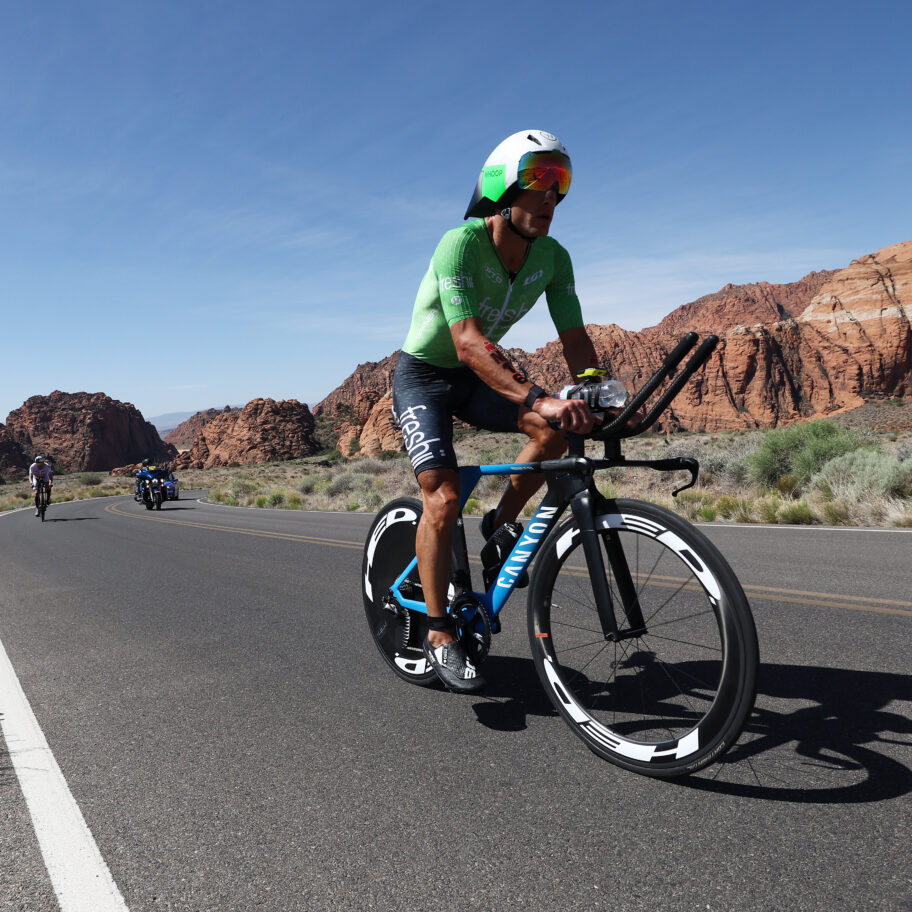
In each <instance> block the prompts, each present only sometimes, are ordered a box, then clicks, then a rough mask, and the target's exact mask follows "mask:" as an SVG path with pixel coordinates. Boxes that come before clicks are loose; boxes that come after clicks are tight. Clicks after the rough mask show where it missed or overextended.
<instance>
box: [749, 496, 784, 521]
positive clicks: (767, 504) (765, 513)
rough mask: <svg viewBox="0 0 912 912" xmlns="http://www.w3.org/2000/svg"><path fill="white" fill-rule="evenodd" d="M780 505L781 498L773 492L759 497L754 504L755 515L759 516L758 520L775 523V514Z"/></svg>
mask: <svg viewBox="0 0 912 912" xmlns="http://www.w3.org/2000/svg"><path fill="white" fill-rule="evenodd" d="M781 506H782V500H781V498H779V497H778V496H777V495H775V494H772V495H770V496H768V497H761V498H760V499H759V500H758V501H756V504H755V507H756V510H757V515H758V516H759V517H760V522H764V523H775V522H776V515H777V514H778V513H779V508H780V507H781Z"/></svg>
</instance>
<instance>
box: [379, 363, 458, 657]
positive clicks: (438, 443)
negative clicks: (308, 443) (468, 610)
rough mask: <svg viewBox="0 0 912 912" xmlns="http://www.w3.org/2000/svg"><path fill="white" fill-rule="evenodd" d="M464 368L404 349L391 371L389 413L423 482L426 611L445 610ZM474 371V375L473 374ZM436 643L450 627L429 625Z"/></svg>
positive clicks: (420, 542)
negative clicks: (444, 364) (447, 365)
mask: <svg viewBox="0 0 912 912" xmlns="http://www.w3.org/2000/svg"><path fill="white" fill-rule="evenodd" d="M465 373H466V371H465V370H461V369H457V370H451V369H446V368H438V367H436V366H434V365H432V364H427V363H426V362H424V361H421V360H420V359H418V358H415V357H414V356H412V355H409V354H408V353H407V352H402V353H401V354H400V355H399V361H398V363H397V364H396V372H395V374H394V375H393V418H394V420H395V421H396V423H397V424H398V425H399V427H400V428H401V430H402V439H403V441H404V443H405V448H406V450H407V451H408V455H409V459H410V461H411V463H412V468H413V469H414V471H415V476H416V477H417V479H418V485H419V487H420V488H421V500H422V514H421V519H420V521H419V523H418V529H417V532H416V536H415V555H416V557H417V558H418V576H419V577H420V579H421V588H422V590H423V591H424V598H425V604H426V605H427V610H428V616H429V617H432V618H434V617H436V618H443V617H445V616H446V608H447V588H448V586H449V582H450V573H451V548H450V534H451V531H452V528H453V526H454V525H455V523H456V519H457V517H458V515H459V475H458V472H457V464H456V453H455V451H454V450H453V418H452V415H453V411H454V400H455V401H458V399H459V398H460V392H459V389H460V387H461V386H464V384H465ZM473 376H474V375H473ZM428 639H429V641H430V643H431V645H432V646H434V647H437V646H441V645H443V644H445V643H449V642H451V641H452V640H453V639H455V637H454V633H453V632H452V631H450V630H431V631H430V632H429V635H428Z"/></svg>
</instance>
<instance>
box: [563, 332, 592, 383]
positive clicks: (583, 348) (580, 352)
mask: <svg viewBox="0 0 912 912" xmlns="http://www.w3.org/2000/svg"><path fill="white" fill-rule="evenodd" d="M558 335H559V336H560V340H561V345H562V346H563V349H564V360H565V361H566V362H567V367H568V368H569V369H570V377H571V379H572V380H576V378H577V376H578V375H579V374H581V373H582V372H583V371H584V370H588V369H589V368H591V367H600V366H601V365H600V364H599V362H598V355H596V353H595V346H594V345H593V344H592V339H590V338H589V333H587V332H586V328H585V327H584V326H578V327H576V328H574V329H565V330H564V331H563V332H561V333H558Z"/></svg>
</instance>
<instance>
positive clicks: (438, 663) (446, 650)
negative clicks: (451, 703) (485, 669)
mask: <svg viewBox="0 0 912 912" xmlns="http://www.w3.org/2000/svg"><path fill="white" fill-rule="evenodd" d="M422 647H423V649H424V657H425V658H426V659H427V660H428V662H430V663H431V668H433V669H434V671H435V672H437V677H438V678H440V680H441V681H443V683H444V685H445V686H446V687H448V688H449V689H450V690H452V691H454V692H455V693H477V692H478V691H479V690H481V689H482V688H483V687H484V686H485V684H486V681H485V679H484V678H483V677H482V676H481V675H480V674H479V673H478V672H477V671H476V669H475V666H474V665H473V664H472V661H471V659H469V657H468V656H467V655H466V654H465V650H464V649H463V648H462V646H461V645H460V644H459V643H458V642H455V641H454V642H452V643H444V645H443V646H432V645H431V641H430V640H429V639H428V638H427V637H425V638H424V643H423V644H422Z"/></svg>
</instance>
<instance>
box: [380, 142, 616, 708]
mask: <svg viewBox="0 0 912 912" xmlns="http://www.w3.org/2000/svg"><path fill="white" fill-rule="evenodd" d="M570 179H571V165H570V157H569V155H568V154H567V150H566V149H565V148H564V146H563V145H562V144H561V142H560V140H558V139H557V137H555V136H553V135H551V134H550V133H545V132H543V131H541V130H524V131H522V132H520V133H514V134H513V135H512V136H509V137H507V139H505V140H504V141H503V142H502V143H500V144H499V145H498V146H497V147H496V148H495V149H494V151H493V152H492V153H491V154H490V155H489V156H488V158H487V160H486V161H485V163H484V166H483V167H482V169H481V173H480V175H479V177H478V182H477V185H476V187H475V192H474V194H473V196H472V199H471V201H470V203H469V207H468V209H467V211H466V214H465V216H464V221H465V220H467V219H471V221H468V222H467V223H466V224H463V225H460V226H459V227H457V228H453V229H452V230H450V231H448V232H447V233H446V234H445V235H444V236H443V238H442V240H441V241H440V243H439V244H438V246H437V249H436V251H435V253H434V256H433V258H432V260H431V264H430V267H429V268H428V271H427V273H426V274H425V276H424V278H423V279H422V281H421V285H420V287H419V289H418V295H417V298H416V301H415V305H414V309H413V311H412V322H411V327H410V330H409V333H408V336H407V337H406V340H405V343H404V344H403V346H402V352H401V354H400V355H399V360H398V363H397V365H396V370H395V373H394V377H393V417H394V419H395V420H396V422H397V423H398V424H399V426H400V428H401V429H402V435H403V439H404V442H405V446H406V449H407V450H408V454H409V458H410V460H411V463H412V468H413V469H414V471H415V474H416V476H417V479H418V484H419V486H420V488H421V499H422V504H423V513H422V516H421V520H420V522H419V524H418V530H417V535H416V540H415V549H416V555H417V557H418V573H419V576H420V578H421V584H422V589H423V591H424V596H425V602H426V605H427V612H428V618H429V620H428V627H429V631H428V635H427V637H426V639H425V641H424V653H425V657H426V658H427V660H428V662H429V663H430V664H431V666H432V667H433V668H434V670H435V671H436V672H437V675H438V676H439V677H440V679H441V680H442V681H443V682H444V684H445V685H446V686H447V687H449V688H450V689H451V690H454V691H458V692H474V691H477V690H480V689H481V688H482V687H483V686H484V681H483V679H482V678H481V677H480V675H479V674H478V672H477V670H476V669H475V668H474V667H473V665H472V663H471V661H470V660H469V659H468V657H467V656H466V654H465V651H464V650H463V649H462V647H461V646H460V645H459V643H458V641H457V639H456V636H455V630H454V628H453V626H452V624H451V623H450V622H449V620H448V619H447V617H446V605H447V588H448V585H449V581H450V569H451V568H450V562H451V554H450V530H451V529H452V527H453V525H454V524H455V522H456V519H457V516H458V512H459V476H458V473H457V462H456V456H455V452H454V450H453V442H452V438H453V428H452V417H453V416H454V415H456V416H457V417H459V418H461V419H462V420H464V421H466V422H468V423H469V424H472V425H474V426H475V427H478V428H481V429H483V430H489V431H521V432H523V433H525V434H526V435H527V436H528V437H529V441H528V443H526V445H525V446H524V447H523V449H522V451H521V452H520V454H519V455H518V456H517V461H518V462H536V461H539V460H542V459H556V458H558V457H560V456H561V455H562V453H563V452H564V449H565V445H566V440H565V438H564V435H563V434H562V433H561V431H560V430H555V429H554V428H553V427H551V425H549V423H548V422H549V421H554V422H556V423H559V425H560V428H561V429H562V430H567V431H574V432H576V433H586V432H588V431H590V430H591V429H592V424H593V418H592V414H591V412H590V411H589V409H588V407H587V406H586V404H585V403H584V402H582V401H580V400H578V399H571V400H563V399H556V398H553V397H551V396H549V395H547V394H546V393H545V391H544V390H543V389H542V388H541V387H539V386H537V385H536V384H534V383H532V382H531V381H530V380H529V379H528V378H526V377H525V376H524V375H523V374H522V373H520V372H519V371H518V370H516V369H515V368H514V367H513V366H512V365H511V364H510V361H509V359H508V358H507V356H506V355H505V354H504V352H503V350H502V349H501V348H500V347H499V346H498V345H497V343H498V342H499V341H500V339H501V338H502V337H503V336H504V335H505V333H506V332H507V330H508V329H509V328H510V327H511V326H512V325H513V324H514V323H516V321H517V320H519V319H520V318H521V317H522V316H524V315H525V314H526V313H528V312H529V310H530V309H531V308H532V306H533V304H534V303H535V302H536V300H537V299H538V298H539V297H540V296H541V295H542V294H544V295H545V296H546V300H547V302H548V310H549V312H550V314H551V318H552V320H553V322H554V326H555V329H556V330H557V333H558V336H559V338H560V341H561V344H562V346H563V353H564V358H565V360H566V362H567V366H568V367H569V369H570V374H571V377H572V378H573V379H574V380H575V379H576V375H577V374H578V373H580V372H582V371H584V370H586V369H588V368H593V367H597V364H598V362H597V360H596V354H595V348H594V346H593V344H592V341H591V339H590V338H589V335H588V333H587V332H586V329H585V326H584V324H583V318H582V313H581V311H580V304H579V299H578V298H577V296H576V291H575V288H574V281H573V267H572V265H571V262H570V257H569V255H568V253H567V251H566V250H565V249H564V248H563V247H561V245H560V244H558V243H557V241H555V240H554V239H553V238H551V237H549V236H548V234H549V230H550V228H551V221H552V219H553V216H554V210H555V207H556V206H557V204H558V203H559V202H560V201H561V200H562V199H563V198H564V196H565V195H566V194H567V191H568V189H569V187H570ZM542 483H543V478H542V476H540V475H513V476H511V477H510V483H509V485H508V486H507V490H506V491H505V493H504V495H503V497H502V498H501V501H500V503H499V505H498V506H497V508H496V509H495V510H494V511H492V512H491V513H489V514H488V515H487V516H485V517H484V520H483V522H482V533H483V534H484V535H485V537H486V538H490V536H491V535H492V534H493V532H494V531H495V530H496V529H497V528H499V527H500V526H501V525H503V524H504V523H507V522H513V521H515V520H516V517H517V516H518V515H519V512H520V510H522V508H523V506H525V504H526V502H527V501H528V500H529V499H530V498H531V497H532V495H533V494H534V493H535V491H537V490H538V488H539V487H540V486H541V485H542Z"/></svg>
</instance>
